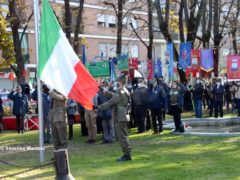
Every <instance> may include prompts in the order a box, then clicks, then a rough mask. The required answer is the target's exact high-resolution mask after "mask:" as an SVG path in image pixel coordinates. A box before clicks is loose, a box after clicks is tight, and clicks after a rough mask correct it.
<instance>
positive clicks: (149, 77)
mask: <svg viewBox="0 0 240 180" xmlns="http://www.w3.org/2000/svg"><path fill="white" fill-rule="evenodd" d="M147 67H148V78H147V79H148V80H151V79H153V61H152V60H150V59H149V60H148V64H147Z"/></svg>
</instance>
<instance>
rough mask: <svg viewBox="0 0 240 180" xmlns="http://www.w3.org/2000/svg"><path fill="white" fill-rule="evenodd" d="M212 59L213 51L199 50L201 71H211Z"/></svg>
mask: <svg viewBox="0 0 240 180" xmlns="http://www.w3.org/2000/svg"><path fill="white" fill-rule="evenodd" d="M213 66H214V58H213V49H202V50H201V69H202V70H203V71H206V72H210V71H212V70H213Z"/></svg>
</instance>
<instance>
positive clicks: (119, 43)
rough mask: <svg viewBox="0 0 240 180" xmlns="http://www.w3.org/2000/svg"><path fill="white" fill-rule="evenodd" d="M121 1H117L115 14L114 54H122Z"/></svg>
mask: <svg viewBox="0 0 240 180" xmlns="http://www.w3.org/2000/svg"><path fill="white" fill-rule="evenodd" d="M122 22H123V0H118V13H117V44H116V46H117V51H116V54H117V56H118V55H121V54H122V29H123V24H122Z"/></svg>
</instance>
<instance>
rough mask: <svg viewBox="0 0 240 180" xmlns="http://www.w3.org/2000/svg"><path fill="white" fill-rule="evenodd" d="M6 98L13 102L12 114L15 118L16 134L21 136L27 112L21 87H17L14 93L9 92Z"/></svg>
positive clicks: (25, 97) (26, 101) (26, 99)
mask: <svg viewBox="0 0 240 180" xmlns="http://www.w3.org/2000/svg"><path fill="white" fill-rule="evenodd" d="M8 98H9V99H11V100H12V101H13V114H14V115H15V116H16V121H17V132H18V133H20V132H21V133H22V134H23V130H24V119H25V115H26V113H27V112H28V98H27V96H26V95H25V94H24V93H22V88H21V86H17V88H16V90H15V91H12V92H10V94H9V95H8Z"/></svg>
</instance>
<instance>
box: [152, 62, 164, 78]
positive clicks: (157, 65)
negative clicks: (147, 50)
mask: <svg viewBox="0 0 240 180" xmlns="http://www.w3.org/2000/svg"><path fill="white" fill-rule="evenodd" d="M153 72H154V77H160V76H162V62H161V60H160V59H155V60H154V63H153Z"/></svg>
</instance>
